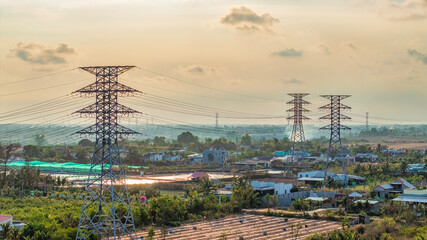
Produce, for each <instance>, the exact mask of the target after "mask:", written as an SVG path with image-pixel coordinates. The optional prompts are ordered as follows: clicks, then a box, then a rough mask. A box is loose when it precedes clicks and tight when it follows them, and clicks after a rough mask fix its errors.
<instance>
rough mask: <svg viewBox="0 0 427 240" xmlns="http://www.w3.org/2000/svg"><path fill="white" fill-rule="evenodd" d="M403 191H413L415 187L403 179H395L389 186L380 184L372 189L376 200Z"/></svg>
mask: <svg viewBox="0 0 427 240" xmlns="http://www.w3.org/2000/svg"><path fill="white" fill-rule="evenodd" d="M405 189H415V186H414V185H412V184H411V183H409V182H408V181H406V180H405V179H403V178H400V179H397V180H396V181H394V182H391V183H389V184H381V185H378V186H376V187H375V188H374V191H375V193H376V195H377V197H378V199H381V200H383V199H386V198H387V197H388V196H389V195H390V194H400V193H403V191H404V190H405Z"/></svg>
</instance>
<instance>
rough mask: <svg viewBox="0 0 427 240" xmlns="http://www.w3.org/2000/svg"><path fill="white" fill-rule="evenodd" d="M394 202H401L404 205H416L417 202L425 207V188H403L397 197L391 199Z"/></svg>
mask: <svg viewBox="0 0 427 240" xmlns="http://www.w3.org/2000/svg"><path fill="white" fill-rule="evenodd" d="M393 201H395V202H401V203H403V204H404V205H405V206H407V205H409V206H413V207H416V206H417V205H418V204H421V205H423V206H424V208H426V207H427V190H425V189H424V190H411V189H405V190H403V194H400V195H399V196H398V197H397V198H395V199H393Z"/></svg>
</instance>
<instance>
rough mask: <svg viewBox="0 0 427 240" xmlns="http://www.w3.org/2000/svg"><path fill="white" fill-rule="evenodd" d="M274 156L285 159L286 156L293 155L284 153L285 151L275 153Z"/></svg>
mask: <svg viewBox="0 0 427 240" xmlns="http://www.w3.org/2000/svg"><path fill="white" fill-rule="evenodd" d="M273 155H274V157H284V156H290V155H291V153H290V152H284V151H275V152H274V154H273Z"/></svg>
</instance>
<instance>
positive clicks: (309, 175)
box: [298, 170, 365, 185]
mask: <svg viewBox="0 0 427 240" xmlns="http://www.w3.org/2000/svg"><path fill="white" fill-rule="evenodd" d="M324 178H325V171H324V170H322V171H310V172H299V173H298V182H303V183H304V184H311V185H313V184H315V183H317V182H323V180H324ZM328 178H330V179H332V180H334V181H340V182H344V179H346V181H347V183H348V184H349V183H351V184H352V185H356V184H363V183H364V181H365V178H364V177H360V176H356V175H350V174H346V175H345V176H344V174H336V173H334V172H332V171H328ZM353 183H354V184H353Z"/></svg>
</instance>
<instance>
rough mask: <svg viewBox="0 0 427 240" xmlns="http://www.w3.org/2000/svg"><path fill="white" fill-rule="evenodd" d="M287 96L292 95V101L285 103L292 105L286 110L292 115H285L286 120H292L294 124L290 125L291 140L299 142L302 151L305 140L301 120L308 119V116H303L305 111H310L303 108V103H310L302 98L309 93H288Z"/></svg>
mask: <svg viewBox="0 0 427 240" xmlns="http://www.w3.org/2000/svg"><path fill="white" fill-rule="evenodd" d="M288 95H289V96H292V97H294V99H293V100H292V101H289V102H287V103H286V104H289V105H293V107H292V108H290V109H288V110H286V111H287V112H289V113H293V115H292V116H289V117H287V118H286V119H288V120H293V121H294V124H293V127H292V134H291V141H292V142H294V143H299V144H300V147H301V149H300V150H301V151H302V143H303V142H304V141H305V135H304V127H303V124H302V122H303V120H309V119H310V118H308V117H306V116H304V115H303V114H304V113H305V112H310V110H308V109H305V108H304V107H303V105H306V104H310V102H308V101H306V100H304V99H303V98H304V97H305V96H307V95H309V93H289V94H288Z"/></svg>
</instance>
